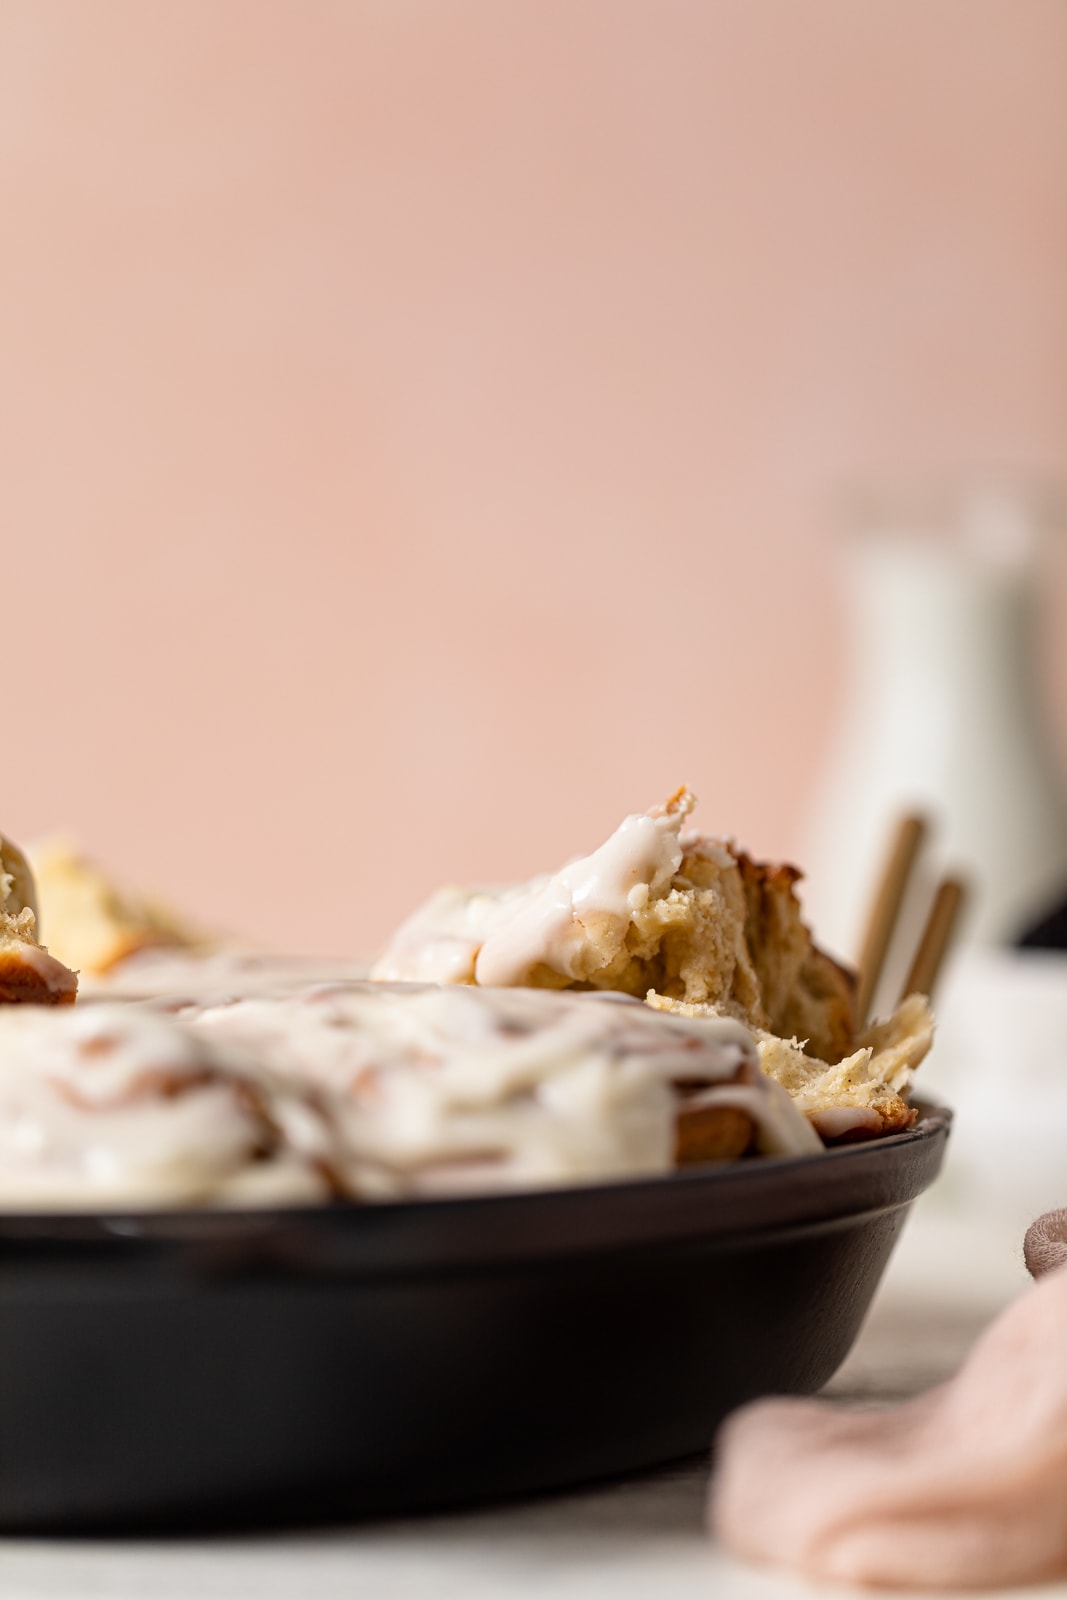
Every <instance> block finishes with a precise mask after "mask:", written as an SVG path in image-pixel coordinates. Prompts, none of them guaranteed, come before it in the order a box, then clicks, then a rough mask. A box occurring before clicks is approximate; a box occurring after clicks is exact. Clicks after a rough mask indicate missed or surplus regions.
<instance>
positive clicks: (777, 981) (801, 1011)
mask: <svg viewBox="0 0 1067 1600" xmlns="http://www.w3.org/2000/svg"><path fill="white" fill-rule="evenodd" d="M733 855H734V857H735V859H736V861H737V866H738V870H739V872H740V874H741V881H742V883H743V884H744V890H745V908H746V909H745V943H746V944H747V946H748V952H749V956H750V958H751V960H752V965H753V967H754V968H755V970H756V975H757V978H758V980H759V990H760V1002H761V1006H762V1010H763V1013H764V1017H765V1018H766V1020H765V1021H764V1020H763V1019H761V1018H759V1017H758V1016H755V1015H753V1016H752V1018H751V1021H752V1022H753V1023H754V1024H755V1025H756V1026H763V1027H766V1028H768V1029H769V1031H770V1032H771V1033H776V1034H778V1035H779V1036H780V1037H782V1038H786V1039H805V1040H807V1042H808V1048H809V1052H810V1054H812V1055H814V1056H818V1057H819V1058H820V1059H821V1060H823V1061H827V1062H833V1061H840V1060H841V1059H842V1058H843V1057H844V1056H846V1055H848V1054H849V1052H850V1051H851V1050H852V1049H853V1048H854V1043H855V1035H856V977H855V974H854V973H852V972H850V971H849V970H848V968H846V967H843V966H841V965H840V964H839V963H838V962H836V961H835V960H834V959H833V958H832V957H831V956H829V955H827V954H826V952H825V951H824V950H820V949H819V948H818V946H817V945H816V944H815V943H814V941H813V940H812V937H811V932H810V930H809V929H808V928H807V926H806V925H805V923H804V921H803V919H802V917H801V911H800V901H799V899H798V898H797V893H796V888H795V885H796V883H797V881H798V880H799V878H800V877H801V876H802V875H801V873H800V872H799V871H798V870H797V868H796V867H791V866H786V865H768V864H765V863H763V862H758V861H753V860H752V858H751V857H750V856H747V855H745V853H744V852H743V851H738V850H735V851H733Z"/></svg>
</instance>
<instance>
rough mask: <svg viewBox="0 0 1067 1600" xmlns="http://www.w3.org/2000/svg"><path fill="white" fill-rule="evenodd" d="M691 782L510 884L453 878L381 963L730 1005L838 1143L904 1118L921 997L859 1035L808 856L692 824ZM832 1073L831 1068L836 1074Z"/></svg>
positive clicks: (924, 1037) (925, 1026)
mask: <svg viewBox="0 0 1067 1600" xmlns="http://www.w3.org/2000/svg"><path fill="white" fill-rule="evenodd" d="M694 804H695V801H694V798H693V796H692V795H691V794H690V792H689V790H688V789H685V788H682V789H679V790H678V791H677V792H676V793H675V794H673V795H672V796H671V797H670V799H669V800H667V801H666V802H665V804H663V805H661V806H656V807H654V808H653V809H652V810H651V811H649V812H646V813H643V814H638V815H635V816H630V817H627V818H626V819H625V820H624V821H623V822H622V824H621V825H620V827H619V828H618V829H617V830H616V832H615V833H614V834H613V835H612V836H611V838H610V839H608V840H607V841H606V842H605V843H604V844H603V845H601V846H600V848H599V849H597V850H595V851H594V852H593V853H592V854H591V855H588V856H584V857H580V858H579V859H577V860H575V861H572V862H570V863H569V864H568V865H567V866H565V867H563V868H562V869H561V870H560V871H559V872H557V873H554V874H552V875H549V876H546V877H543V878H537V879H534V880H532V881H531V882H530V883H526V884H519V885H515V886H512V887H508V888H503V889H444V890H441V891H439V892H438V893H437V894H436V895H434V896H432V897H431V898H430V900H429V901H427V902H426V904H425V905H424V906H423V907H421V908H420V909H419V910H418V911H416V912H415V914H414V915H413V916H412V917H411V918H409V920H408V921H407V922H406V923H405V924H404V925H403V926H402V927H401V928H400V929H399V930H398V932H397V933H396V935H395V937H394V938H393V940H392V942H391V943H390V945H389V947H388V948H387V950H386V951H385V953H384V954H383V956H382V958H381V959H380V961H379V962H378V963H377V965H376V967H375V969H374V976H375V977H378V978H384V979H393V980H397V979H399V980H420V981H429V982H437V983H468V984H470V983H474V984H488V985H505V986H527V987H534V988H555V989H563V988H577V989H612V990H618V991H621V992H622V993H624V994H631V995H637V996H640V997H641V998H647V999H648V1000H649V1001H650V1002H651V1003H652V1004H654V1005H656V1006H657V1007H659V1008H660V1009H663V1010H675V1011H678V1012H680V1013H682V1014H684V1015H686V1016H690V1017H695V1016H700V1015H705V1016H709V1017H710V1016H731V1017H735V1018H737V1019H738V1020H740V1021H742V1022H744V1023H745V1024H747V1026H749V1027H750V1028H751V1029H753V1031H754V1032H755V1033H756V1036H757V1039H758V1040H759V1044H760V1057H761V1065H762V1066H763V1069H764V1071H765V1072H767V1073H768V1075H769V1076H771V1077H774V1078H776V1079H777V1080H778V1081H779V1082H780V1083H782V1084H783V1085H784V1086H785V1087H786V1088H787V1089H788V1090H789V1092H790V1093H791V1094H792V1095H793V1096H794V1098H795V1099H797V1100H798V1101H799V1102H800V1104H801V1105H802V1107H803V1109H804V1110H805V1111H806V1113H807V1114H808V1116H809V1117H810V1119H811V1120H812V1121H813V1122H814V1124H815V1126H816V1128H817V1129H818V1130H819V1132H820V1133H821V1134H822V1136H823V1138H825V1139H840V1138H855V1137H862V1136H865V1135H869V1134H872V1133H882V1132H886V1131H890V1130H896V1129H900V1128H904V1127H907V1126H909V1125H910V1123H911V1122H912V1121H913V1120H914V1117H915V1112H914V1110H913V1109H912V1108H911V1107H910V1106H909V1105H908V1104H907V1101H906V1098H905V1096H906V1091H907V1088H908V1084H909V1082H910V1076H911V1073H912V1071H913V1070H914V1068H915V1066H917V1065H918V1063H919V1061H920V1060H921V1059H922V1057H923V1055H925V1053H926V1051H927V1050H928V1048H929V1045H930V1041H931V1039H932V1033H933V1024H932V1020H931V1018H930V1013H929V1008H928V1007H927V1005H926V1002H925V1000H924V999H923V998H922V997H921V996H912V997H909V1000H908V1001H907V1003H906V1006H905V1008H902V1009H900V1010H898V1012H897V1013H896V1014H895V1015H894V1017H893V1018H892V1019H890V1021H889V1022H888V1023H886V1024H882V1025H881V1031H879V1030H878V1029H875V1030H872V1031H871V1032H870V1033H869V1034H864V1035H863V1036H857V1028H856V1015H855V987H856V986H855V976H854V974H853V973H851V972H850V971H849V970H848V969H847V968H845V967H844V966H842V965H841V964H840V963H838V962H837V961H835V960H834V959H833V958H832V957H831V956H830V955H828V954H827V953H826V952H825V951H823V950H821V949H819V947H818V946H817V945H816V944H815V942H814V940H813V938H812V935H811V931H810V929H809V928H808V927H807V925H806V924H805V922H804V920H803V916H802V913H801V906H800V901H799V899H798V896H797V893H796V884H797V881H798V879H799V878H800V876H801V875H800V873H799V871H798V870H797V869H796V868H795V867H790V866H779V865H766V864H763V863H760V862H757V861H755V860H753V859H752V858H751V857H750V856H749V855H747V854H746V853H745V852H744V851H742V850H740V849H739V848H738V847H737V846H736V845H735V844H734V843H733V842H732V841H731V840H728V839H722V838H715V837H710V836H707V835H704V834H700V833H696V832H694V831H692V830H690V829H689V828H688V827H687V826H686V819H687V818H688V816H689V814H690V812H691V811H692V809H693V806H694ZM831 1069H833V1070H831Z"/></svg>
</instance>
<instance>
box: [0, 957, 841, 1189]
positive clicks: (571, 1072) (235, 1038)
mask: <svg viewBox="0 0 1067 1600" xmlns="http://www.w3.org/2000/svg"><path fill="white" fill-rule="evenodd" d="M164 1005H166V1006H169V1009H162V1010H160V1009H154V1006H153V1003H152V1002H125V1003H121V1004H120V1003H115V1002H105V1001H100V1002H97V1003H94V1004H91V1005H83V1006H79V1007H76V1008H71V1009H61V1010H54V1009H49V1008H40V1007H27V1006H13V1007H6V1008H0V1204H4V1205H8V1206H21V1207H23V1208H26V1207H41V1208H46V1207H52V1208H55V1207H62V1206H90V1207H93V1208H97V1209H99V1208H101V1207H104V1206H116V1205H117V1206H127V1205H134V1204H141V1205H177V1204H205V1203H208V1204H240V1205H255V1204H266V1203H272V1202H291V1203H300V1202H303V1201H307V1200H315V1199H323V1198H326V1197H327V1196H328V1185H327V1180H326V1178H325V1176H323V1174H326V1173H328V1174H329V1175H330V1177H331V1179H332V1181H333V1182H334V1183H335V1184H336V1185H338V1186H339V1187H340V1188H341V1189H342V1190H343V1191H345V1192H348V1193H350V1194H352V1195H353V1196H356V1197H361V1198H374V1197H379V1196H380V1197H388V1196H402V1195H405V1194H421V1193H439V1192H447V1191H463V1190H465V1191H471V1190H475V1189H494V1188H495V1189H501V1188H515V1187H525V1186H536V1185H538V1184H545V1183H581V1182H589V1181H596V1180H598V1179H607V1178H622V1177H628V1176H638V1175H642V1174H649V1175H651V1174H655V1173H662V1172H666V1171H668V1170H670V1168H671V1167H672V1165H673V1159H674V1143H675V1136H676V1120H677V1114H678V1109H679V1105H680V1096H681V1090H682V1088H683V1087H684V1092H685V1095H686V1097H687V1103H689V1097H691V1096H693V1095H694V1094H695V1097H696V1099H697V1101H698V1102H699V1103H700V1104H714V1103H716V1100H717V1099H719V1100H721V1102H722V1104H724V1105H737V1106H740V1107H742V1108H743V1109H744V1110H745V1111H747V1112H748V1113H749V1115H750V1116H751V1117H752V1118H753V1120H754V1122H755V1124H756V1127H757V1129H758V1139H759V1145H760V1148H761V1149H763V1150H765V1151H767V1152H768V1153H774V1154H803V1153H805V1152H807V1151H808V1150H809V1149H811V1148H812V1143H813V1142H814V1147H815V1148H818V1141H817V1139H816V1137H815V1135H814V1134H813V1133H812V1131H811V1129H810V1127H809V1126H808V1124H807V1122H806V1121H805V1119H804V1118H803V1116H802V1115H801V1114H800V1113H799V1112H798V1111H797V1110H796V1108H795V1107H794V1106H793V1104H792V1102H791V1101H790V1100H789V1098H788V1096H787V1095H785V1094H784V1093H783V1091H781V1090H780V1089H779V1088H778V1086H777V1085H776V1084H774V1083H773V1082H771V1081H770V1080H769V1079H767V1078H766V1077H765V1076H764V1075H763V1074H762V1072H761V1071H760V1070H759V1067H758V1053H757V1049H756V1045H755V1041H754V1040H753V1038H752V1036H751V1035H750V1034H749V1033H748V1032H747V1030H746V1029H745V1028H743V1027H742V1026H741V1025H740V1024H739V1023H737V1022H734V1021H732V1020H730V1019H727V1018H712V1019H703V1018H701V1019H693V1018H686V1017H678V1016H674V1015H668V1014H665V1013H661V1012H655V1011H652V1010H650V1009H649V1008H648V1007H646V1006H644V1005H643V1004H642V1003H641V1002H639V1001H636V1000H630V999H627V998H625V997H624V996H620V995H602V994H586V993H573V992H567V993H559V992H555V991H546V990H527V989H496V988H494V989H479V988H468V987H456V986H426V985H412V984H385V983H380V982H373V983H372V982H353V983H347V984H335V985H327V986H319V987H316V988H314V989H311V990H307V991H305V992H304V993H302V994H300V995H288V996H283V997H278V996H274V997H268V996H259V997H250V998H245V999H239V1000H232V1001H228V1002H221V1003H215V1002H213V1003H209V1004H182V1003H181V1002H178V1003H177V1006H178V1009H177V1011H176V1012H175V1010H174V1006H175V1002H173V1001H171V1002H169V1003H167V1002H165V1003H164Z"/></svg>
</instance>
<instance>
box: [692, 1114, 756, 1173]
mask: <svg viewBox="0 0 1067 1600" xmlns="http://www.w3.org/2000/svg"><path fill="white" fill-rule="evenodd" d="M755 1137H756V1124H755V1122H754V1121H753V1120H752V1118H751V1117H750V1116H749V1114H748V1112H747V1111H742V1110H741V1108H740V1107H739V1106H716V1105H706V1106H686V1105H683V1106H682V1107H681V1109H680V1110H679V1112H678V1117H677V1121H676V1122H675V1141H674V1163H675V1166H678V1167H686V1166H695V1165H697V1164H698V1163H700V1162H704V1161H737V1160H738V1159H739V1157H741V1156H743V1155H746V1154H747V1153H748V1151H749V1150H751V1149H752V1146H753V1142H754V1140H755Z"/></svg>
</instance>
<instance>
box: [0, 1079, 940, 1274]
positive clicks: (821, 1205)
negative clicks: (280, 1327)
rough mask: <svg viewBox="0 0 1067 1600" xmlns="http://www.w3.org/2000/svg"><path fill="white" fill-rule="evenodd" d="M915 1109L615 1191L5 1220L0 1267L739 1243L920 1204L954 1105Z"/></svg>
mask: <svg viewBox="0 0 1067 1600" xmlns="http://www.w3.org/2000/svg"><path fill="white" fill-rule="evenodd" d="M914 1103H915V1105H916V1109H917V1110H918V1112H919V1117H918V1119H917V1121H916V1122H915V1123H914V1124H913V1126H912V1127H911V1128H908V1129H905V1130H904V1131H903V1132H901V1133H895V1134H887V1135H885V1136H883V1137H881V1138H877V1139H869V1140H865V1141H863V1142H861V1143H856V1144H851V1145H839V1146H837V1147H835V1148H831V1149H826V1150H824V1151H822V1152H820V1153H819V1154H818V1155H813V1156H789V1157H761V1158H758V1159H756V1160H752V1161H736V1162H723V1163H708V1164H707V1165H704V1166H693V1167H688V1168H680V1169H676V1170H674V1171H672V1172H666V1173H657V1174H653V1175H649V1176H642V1177H634V1178H622V1179H613V1180H611V1181H609V1182H605V1183H588V1184H581V1185H570V1186H567V1187H544V1188H537V1189H521V1190H519V1189H509V1190H495V1191H488V1192H482V1193H474V1194H457V1195H448V1196H441V1197H437V1196H434V1197H428V1196H418V1197H415V1198H413V1199H401V1200H384V1201H371V1202H367V1201H354V1200H351V1201H350V1200H337V1201H332V1202H330V1203H328V1204H325V1205H312V1206H273V1207H272V1206H244V1207H219V1206H211V1207H207V1206H204V1207H201V1206H169V1207H154V1208H153V1207H143V1206H133V1207H121V1206H110V1207H107V1208H98V1209H94V1210H78V1211H71V1210H64V1211H59V1210H56V1211H40V1210H38V1211H29V1210H26V1211H16V1210H4V1211H0V1259H3V1257H5V1256H6V1257H7V1258H8V1260H9V1261H10V1260H13V1259H14V1258H16V1257H18V1256H21V1255H23V1254H25V1253H29V1254H32V1255H36V1254H41V1255H45V1256H50V1255H52V1254H53V1253H54V1254H56V1255H57V1257H59V1256H66V1255H67V1254H68V1253H69V1252H70V1251H71V1250H78V1251H79V1252H81V1251H83V1250H84V1251H85V1252H87V1253H88V1254H90V1255H92V1256H93V1257H100V1256H106V1257H107V1258H109V1259H110V1260H111V1261H112V1262H115V1261H116V1260H117V1259H121V1260H131V1259H132V1258H133V1257H135V1256H136V1257H139V1258H141V1259H142V1260H143V1261H144V1263H145V1264H146V1265H147V1264H148V1261H147V1258H152V1259H154V1260H155V1261H156V1262H157V1264H158V1265H159V1266H160V1267H164V1266H165V1264H166V1263H171V1264H173V1260H174V1256H175V1253H177V1254H178V1255H179V1256H182V1257H189V1256H190V1255H191V1257H192V1258H193V1259H194V1260H195V1262H196V1264H197V1265H198V1266H205V1267H206V1268H207V1269H208V1273H209V1276H211V1277H215V1276H216V1275H220V1274H221V1275H223V1276H225V1275H226V1274H227V1271H229V1272H232V1273H235V1274H238V1275H241V1274H243V1273H245V1272H246V1271H248V1270H256V1269H259V1268H269V1269H270V1270H271V1271H272V1272H277V1271H279V1270H281V1271H283V1272H284V1273H286V1274H288V1275H293V1276H296V1277H307V1276H310V1277H318V1276H327V1277H329V1276H332V1275H335V1274H337V1273H341V1272H343V1273H345V1274H347V1275H351V1274H353V1273H355V1274H357V1275H363V1274H371V1275H377V1276H380V1275H382V1274H387V1275H389V1276H392V1275H394V1274H397V1273H405V1274H410V1273H421V1272H426V1271H429V1270H435V1271H436V1270H440V1269H441V1268H445V1267H456V1268H459V1267H467V1268H469V1267H473V1266H477V1265H481V1266H494V1267H497V1268H499V1267H503V1266H508V1265H513V1266H519V1265H521V1264H522V1263H524V1262H527V1263H528V1262H530V1261H532V1260H535V1259H538V1258H542V1259H543V1258H549V1257H551V1258H564V1257H568V1256H576V1255H583V1254H584V1255H588V1254H590V1253H596V1252H599V1251H604V1250H618V1249H624V1248H625V1249H633V1248H641V1247H654V1246H657V1245H658V1246H664V1245H667V1244H670V1243H676V1244H683V1243H685V1242H686V1241H690V1242H695V1241H698V1240H699V1241H703V1242H708V1241H713V1242H715V1243H717V1244H721V1245H723V1246H726V1247H729V1246H730V1245H732V1244H742V1243H744V1242H745V1241H746V1240H747V1241H753V1240H754V1239H756V1238H757V1237H759V1238H767V1237H769V1236H771V1235H773V1234H781V1233H782V1232H789V1233H799V1232H806V1231H810V1230H811V1229H813V1228H824V1227H833V1226H841V1225H843V1224H844V1223H846V1222H847V1221H848V1219H850V1218H857V1217H860V1216H865V1215H869V1214H872V1213H874V1212H879V1211H885V1210H895V1209H899V1208H900V1207H903V1206H906V1205H908V1204H910V1203H911V1201H912V1200H914V1199H915V1198H916V1197H917V1196H918V1194H920V1193H921V1192H922V1191H923V1190H924V1189H925V1188H927V1187H928V1186H929V1184H930V1183H931V1182H932V1181H933V1179H934V1178H935V1177H936V1175H937V1171H938V1169H939V1167H940V1164H941V1160H942V1157H943V1153H944V1148H945V1144H946V1141H947V1138H948V1134H949V1130H950V1127H951V1123H952V1111H951V1109H950V1108H949V1107H947V1106H944V1105H940V1104H937V1103H936V1102H932V1101H929V1100H916V1101H915V1102H914Z"/></svg>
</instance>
